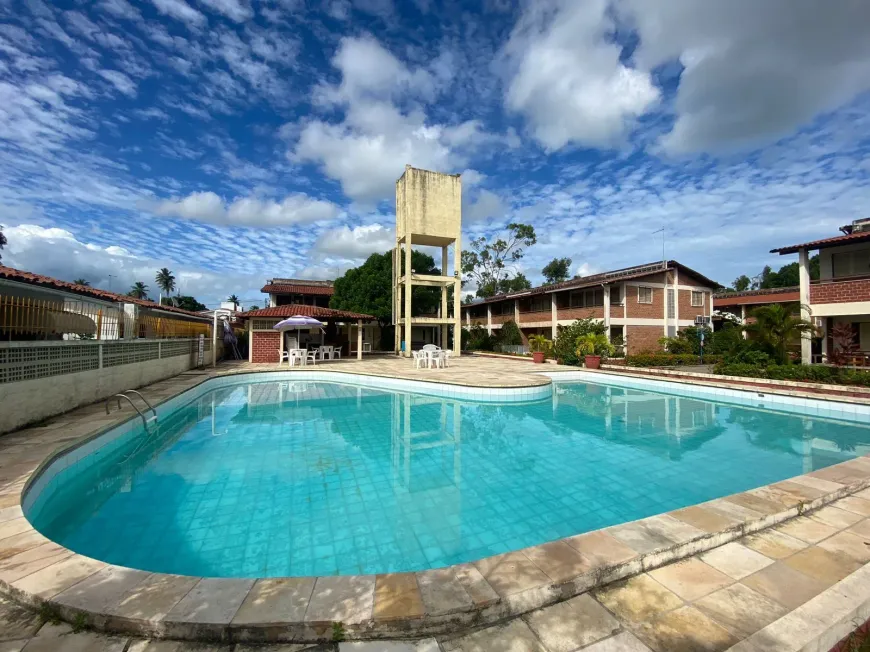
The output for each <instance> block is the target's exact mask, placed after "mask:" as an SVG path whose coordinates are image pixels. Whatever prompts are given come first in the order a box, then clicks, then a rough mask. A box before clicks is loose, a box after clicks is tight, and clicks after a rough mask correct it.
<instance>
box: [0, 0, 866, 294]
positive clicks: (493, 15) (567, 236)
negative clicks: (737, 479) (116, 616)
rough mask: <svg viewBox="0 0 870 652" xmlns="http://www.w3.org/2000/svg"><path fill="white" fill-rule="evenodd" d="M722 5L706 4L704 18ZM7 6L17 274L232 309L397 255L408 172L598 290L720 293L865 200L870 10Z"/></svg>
mask: <svg viewBox="0 0 870 652" xmlns="http://www.w3.org/2000/svg"><path fill="white" fill-rule="evenodd" d="M701 4H704V7H703V8H701V6H700V5H701ZM819 7H820V5H819V3H818V2H815V1H812V0H767V1H766V2H764V3H758V2H756V1H751V0H733V1H732V2H729V3H715V4H712V5H711V4H707V3H697V2H695V1H694V0H671V1H669V2H659V3H652V2H648V1H646V0H613V1H607V0H584V2H576V1H574V2H567V1H560V0H538V1H536V2H529V3H519V2H508V1H506V0H478V1H470V2H436V1H435V0H413V1H411V0H403V1H401V2H400V1H399V0H324V1H323V2H313V1H308V2H305V1H304V0H148V1H144V0H143V1H141V2H132V0H130V1H128V0H96V1H93V2H91V1H87V2H86V1H84V0H79V1H76V0H71V1H69V2H59V1H58V2H53V3H47V2H43V0H25V1H24V2H16V1H7V2H4V3H2V4H0V13H2V21H0V22H2V25H0V147H2V152H0V224H3V225H4V232H5V233H6V235H7V238H8V240H9V245H8V247H7V248H6V250H4V251H3V252H2V256H3V263H4V264H7V265H13V266H16V267H21V268H24V269H28V270H31V271H36V272H41V273H45V274H50V275H53V276H58V277H61V278H65V279H73V278H76V277H84V278H87V279H88V280H90V281H91V283H92V284H94V285H98V286H101V287H109V286H110V285H111V286H112V287H113V289H115V290H122V289H123V290H126V289H127V288H128V287H129V285H130V284H131V283H132V282H133V281H135V280H143V281H145V282H146V283H148V284H149V285H151V286H152V287H153V286H154V283H153V277H154V272H155V270H156V269H157V268H159V267H163V266H167V267H169V268H170V269H172V270H173V271H175V273H176V275H177V276H178V277H179V281H180V289H181V290H182V292H184V293H190V294H194V295H196V296H197V297H199V298H200V299H201V300H204V301H205V302H206V303H209V304H214V303H215V302H216V301H218V300H220V299H221V298H222V297H225V296H226V295H227V294H229V293H235V294H237V295H239V296H240V297H242V298H244V299H248V300H250V301H248V303H253V302H256V303H260V304H262V299H263V298H262V295H260V293H259V288H260V287H261V286H262V284H263V282H264V281H265V279H266V278H268V277H271V276H308V277H314V278H332V277H335V276H336V275H338V274H340V273H341V272H342V271H343V270H345V269H347V268H348V267H351V266H354V265H356V264H359V262H361V261H362V260H363V259H364V258H365V257H366V256H367V255H368V254H370V253H372V252H374V251H385V250H386V249H388V248H389V247H390V246H391V242H392V239H393V234H392V229H393V223H394V215H393V206H394V204H393V201H394V182H395V179H396V178H397V177H398V176H399V175H400V174H401V172H402V170H403V168H404V165H405V164H406V163H411V164H413V165H415V166H417V167H424V168H430V169H436V170H440V171H444V172H454V173H462V175H463V191H464V197H463V202H464V213H463V220H464V231H465V237H466V239H469V238H472V237H477V236H479V235H492V234H496V233H498V232H499V231H500V230H501V229H502V228H503V227H504V225H505V224H507V223H508V222H510V221H523V222H528V223H531V224H533V225H534V226H535V227H536V229H537V230H538V234H539V243H538V244H537V245H536V246H535V247H533V248H532V249H530V250H529V252H528V255H527V257H526V259H525V260H524V261H523V264H522V268H523V271H524V272H525V273H526V274H527V275H528V276H529V277H530V278H531V279H532V280H533V281H535V282H537V281H539V280H540V269H541V267H543V265H544V264H546V262H547V261H548V260H550V259H551V258H553V257H554V256H569V257H571V258H572V259H573V261H574V265H573V270H572V271H573V272H575V273H584V274H585V273H592V272H598V271H605V270H607V269H613V268H616V267H622V266H627V265H632V264H638V263H643V262H649V261H652V260H656V259H658V258H659V257H660V256H661V240H660V236H657V235H653V232H654V231H656V230H658V229H660V228H662V227H664V228H665V233H666V252H667V255H668V257H671V258H676V259H678V260H679V261H680V262H682V263H684V264H686V265H689V266H690V267H694V268H696V269H698V270H699V271H701V272H702V273H704V274H706V275H707V276H710V277H712V278H714V279H716V280H719V281H720V282H722V283H729V282H730V281H731V280H732V279H733V278H734V277H736V276H737V275H739V274H741V273H744V272H746V273H757V271H759V270H760V268H761V266H763V265H764V264H766V263H772V264H775V265H778V264H781V263H784V262H789V261H790V259H778V258H776V257H773V256H771V255H769V254H768V253H767V251H768V250H769V249H770V248H772V247H774V246H779V245H785V244H792V243H794V242H798V241H802V240H805V239H813V238H817V237H825V236H828V235H834V234H836V229H837V227H838V226H840V225H841V224H844V223H848V222H849V221H851V220H853V219H857V218H859V217H865V216H867V215H868V205H870V163H868V161H870V157H868V150H870V113H868V109H870V95H868V90H870V4H868V3H860V2H840V3H829V4H828V5H826V6H825V7H824V9H823V10H822V9H820V8H819Z"/></svg>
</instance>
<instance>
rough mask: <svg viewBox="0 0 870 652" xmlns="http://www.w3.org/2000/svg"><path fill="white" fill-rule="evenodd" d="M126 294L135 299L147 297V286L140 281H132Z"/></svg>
mask: <svg viewBox="0 0 870 652" xmlns="http://www.w3.org/2000/svg"><path fill="white" fill-rule="evenodd" d="M127 296H130V297H133V298H135V299H147V298H148V286H147V285H145V284H144V283H143V282H142V281H136V282H135V283H133V287H131V288H130V291H129V292H128V293H127Z"/></svg>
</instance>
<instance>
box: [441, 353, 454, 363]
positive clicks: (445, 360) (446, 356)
mask: <svg viewBox="0 0 870 652" xmlns="http://www.w3.org/2000/svg"><path fill="white" fill-rule="evenodd" d="M452 355H453V351H451V350H450V349H444V350H443V351H441V366H443V367H449V366H450V356H452Z"/></svg>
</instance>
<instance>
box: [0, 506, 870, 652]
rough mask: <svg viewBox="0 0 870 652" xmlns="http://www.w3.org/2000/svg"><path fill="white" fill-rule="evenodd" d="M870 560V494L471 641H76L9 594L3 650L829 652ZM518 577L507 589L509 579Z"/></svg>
mask: <svg viewBox="0 0 870 652" xmlns="http://www.w3.org/2000/svg"><path fill="white" fill-rule="evenodd" d="M643 536H644V535H641V537H643ZM645 536H646V538H647V539H649V540H652V539H654V538H655V536H656V535H655V534H653V533H647V534H646V535H645ZM635 542H636V543H638V544H639V543H641V540H640V539H635ZM868 562H870V489H865V490H863V491H861V492H859V493H858V494H856V495H855V496H852V497H849V498H844V499H841V500H839V501H836V502H834V503H833V504H831V505H829V506H827V507H824V508H822V509H820V510H818V511H817V512H815V513H813V514H811V515H809V516H800V517H798V518H796V519H793V520H791V521H788V522H786V523H784V524H782V525H779V526H776V527H774V528H771V529H768V530H763V531H761V532H758V533H755V534H752V535H749V536H747V537H743V538H741V539H739V540H737V541H732V542H730V543H727V544H725V545H723V546H720V547H718V548H714V549H712V550H709V551H707V552H704V553H701V554H700V555H697V556H694V557H690V558H686V559H683V560H680V561H677V562H676V563H672V564H669V565H666V566H662V567H660V568H656V569H654V570H650V571H647V572H645V573H640V574H638V575H634V576H632V577H630V578H627V579H624V580H621V581H618V582H614V583H612V584H608V585H605V586H601V587H599V588H596V589H594V590H593V591H591V592H590V593H584V594H581V595H578V596H576V597H573V598H571V599H569V600H566V601H563V602H559V603H556V604H554V605H552V606H549V607H545V608H543V609H538V610H535V611H532V612H530V613H527V614H525V615H523V616H521V617H518V618H514V619H510V620H508V621H506V622H502V623H499V624H497V625H494V626H491V627H487V628H483V629H478V630H476V631H471V632H469V633H459V634H457V635H446V636H441V637H438V638H437V639H435V638H426V639H422V640H416V641H398V640H397V641H356V642H343V643H325V644H320V645H305V644H283V645H273V646H265V647H253V646H247V645H244V644H237V645H233V644H216V643H185V642H177V641H157V640H151V641H148V640H144V639H137V638H128V637H117V636H106V635H102V634H97V633H94V632H89V631H82V632H78V633H73V631H72V629H73V628H72V627H71V626H70V625H67V624H61V623H50V622H48V623H43V621H42V619H41V618H40V614H38V613H37V612H35V611H31V610H29V609H26V608H24V607H21V606H18V605H16V604H13V603H11V602H10V601H8V600H7V599H4V598H0V652H19V651H22V650H23V651H24V652H41V651H43V650H45V651H48V650H64V651H66V650H70V651H71V652H72V651H78V650H82V651H89V652H124V651H130V652H133V651H135V652H194V651H199V652H206V651H214V652H218V651H219V652H253V651H254V650H262V651H263V652H299V651H301V650H310V651H311V652H314V651H315V650H317V651H324V652H325V651H326V650H331V651H333V652H351V651H356V652H377V651H383V652H575V651H578V650H582V651H583V652H649V651H650V650H652V651H653V652H694V651H696V650H697V651H705V652H706V651H711V652H713V651H719V650H729V649H733V650H735V652H737V651H740V652H762V651H765V650H800V649H818V650H827V649H829V648H830V647H831V646H833V645H834V644H835V643H836V642H837V641H838V640H839V639H840V638H842V636H844V635H845V634H846V633H848V632H849V631H851V629H854V628H855V627H856V626H857V625H859V624H860V623H862V622H864V621H865V620H867V618H868V617H870V563H868ZM515 571H516V569H512V570H511V573H507V574H506V576H505V578H503V579H502V580H501V581H503V582H509V581H510V579H509V578H508V575H511V574H513V573H514V572H515ZM526 572H528V571H526ZM490 577H493V576H490ZM300 581H301V580H300ZM398 593H399V594H401V593H402V591H401V589H400V590H399V591H398ZM260 598H262V599H265V600H269V599H271V596H260ZM274 599H275V602H276V603H278V604H282V603H283V602H284V601H283V600H281V599H280V598H274ZM276 606H277V605H276ZM808 644H811V645H813V646H814V647H812V648H806V646H807V645H808Z"/></svg>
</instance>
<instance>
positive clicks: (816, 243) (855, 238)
mask: <svg viewBox="0 0 870 652" xmlns="http://www.w3.org/2000/svg"><path fill="white" fill-rule="evenodd" d="M866 240H870V231H859V232H858V233H848V234H846V235H838V236H835V237H833V238H825V239H824V240H813V241H812V242H805V243H803V244H797V245H789V246H788V247H780V248H779V249H771V250H770V253H772V254H780V255H783V254H795V253H797V252H798V251H799V250H801V249H826V248H827V247H836V246H837V245H841V244H847V243H850V242H864V241H866Z"/></svg>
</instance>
